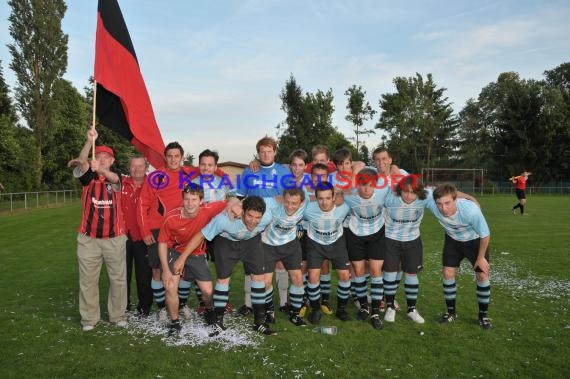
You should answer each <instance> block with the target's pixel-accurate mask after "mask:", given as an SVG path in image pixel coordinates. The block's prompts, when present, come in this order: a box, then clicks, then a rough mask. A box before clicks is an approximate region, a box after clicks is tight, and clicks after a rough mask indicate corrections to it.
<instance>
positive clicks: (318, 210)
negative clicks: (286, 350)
mask: <svg viewBox="0 0 570 379" xmlns="http://www.w3.org/2000/svg"><path fill="white" fill-rule="evenodd" d="M315 195H316V197H317V201H316V203H311V204H309V205H308V206H307V209H306V210H305V215H304V219H305V220H306V221H307V224H306V227H307V236H308V239H307V267H308V269H309V285H308V293H309V302H310V305H311V315H310V316H309V321H310V322H311V323H312V324H318V323H319V322H320V320H321V316H322V314H321V288H320V274H321V266H322V264H323V261H324V260H325V259H328V260H330V261H332V264H333V268H334V269H336V272H337V275H338V282H337V310H336V316H337V317H338V318H339V319H340V320H342V321H348V320H350V316H349V315H348V312H347V311H346V304H347V302H348V297H349V292H350V274H349V271H348V269H349V267H350V262H349V261H348V252H347V251H346V241H345V239H344V234H343V227H342V223H343V221H344V219H345V217H346V216H347V215H348V213H349V211H350V208H349V207H348V205H346V204H341V205H339V206H336V205H335V193H334V189H333V187H332V184H330V183H329V182H327V181H324V182H322V183H320V184H319V185H317V187H316V189H315Z"/></svg>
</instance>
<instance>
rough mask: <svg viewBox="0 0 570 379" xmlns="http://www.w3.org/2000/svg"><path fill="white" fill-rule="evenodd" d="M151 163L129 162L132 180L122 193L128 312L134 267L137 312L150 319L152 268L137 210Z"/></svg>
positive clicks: (126, 182)
mask: <svg viewBox="0 0 570 379" xmlns="http://www.w3.org/2000/svg"><path fill="white" fill-rule="evenodd" d="M147 169H148V162H147V161H146V159H145V158H144V157H142V156H134V157H132V158H131V159H130V161H129V174H130V175H129V176H126V177H124V178H123V187H122V191H121V205H122V207H123V214H124V215H125V227H126V231H127V237H128V239H127V299H128V303H127V309H128V310H130V301H131V277H132V273H133V263H134V266H135V281H136V285H137V297H138V304H137V312H138V314H139V315H141V316H148V314H149V312H150V307H151V305H152V289H151V287H150V281H151V279H152V270H151V268H150V266H149V264H148V252H147V248H146V245H145V243H144V242H143V240H142V236H141V232H140V229H139V224H138V223H137V209H138V204H139V201H140V194H141V189H142V186H143V184H144V182H145V179H146V171H147Z"/></svg>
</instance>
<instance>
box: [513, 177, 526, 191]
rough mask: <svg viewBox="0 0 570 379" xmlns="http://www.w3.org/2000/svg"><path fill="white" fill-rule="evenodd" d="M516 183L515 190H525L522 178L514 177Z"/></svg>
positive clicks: (523, 178)
mask: <svg viewBox="0 0 570 379" xmlns="http://www.w3.org/2000/svg"><path fill="white" fill-rule="evenodd" d="M515 180H516V183H515V188H516V189H518V190H524V189H525V188H526V178H525V177H524V176H517V177H515Z"/></svg>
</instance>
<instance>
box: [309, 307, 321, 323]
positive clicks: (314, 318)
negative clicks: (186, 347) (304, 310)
mask: <svg viewBox="0 0 570 379" xmlns="http://www.w3.org/2000/svg"><path fill="white" fill-rule="evenodd" d="M322 316H323V314H322V313H321V311H320V310H318V309H313V310H312V311H311V314H310V315H309V322H310V323H311V324H318V323H320V322H321V317H322Z"/></svg>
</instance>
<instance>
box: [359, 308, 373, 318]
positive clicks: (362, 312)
mask: <svg viewBox="0 0 570 379" xmlns="http://www.w3.org/2000/svg"><path fill="white" fill-rule="evenodd" d="M369 314H370V311H369V310H368V308H360V309H359V310H358V313H357V314H356V318H358V319H359V320H362V321H364V320H366V319H367V318H368V315H369Z"/></svg>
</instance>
